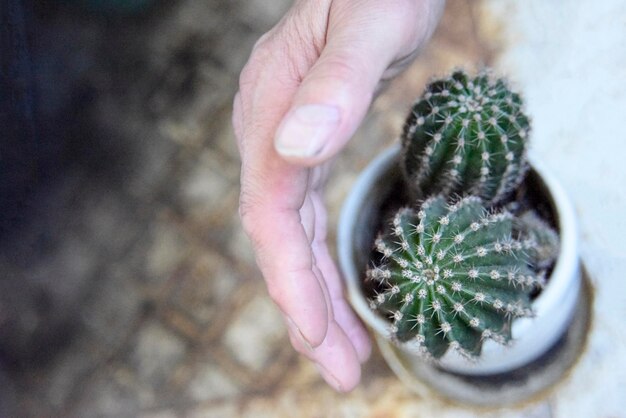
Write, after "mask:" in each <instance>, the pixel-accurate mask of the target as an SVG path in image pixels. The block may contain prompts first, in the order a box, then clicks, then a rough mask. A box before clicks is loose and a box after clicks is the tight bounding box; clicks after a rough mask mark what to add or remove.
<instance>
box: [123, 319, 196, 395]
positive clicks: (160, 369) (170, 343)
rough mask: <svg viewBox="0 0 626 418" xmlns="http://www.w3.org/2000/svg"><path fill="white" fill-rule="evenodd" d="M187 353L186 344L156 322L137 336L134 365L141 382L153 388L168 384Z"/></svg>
mask: <svg viewBox="0 0 626 418" xmlns="http://www.w3.org/2000/svg"><path fill="white" fill-rule="evenodd" d="M185 353H186V344H185V342H184V341H183V340H182V339H181V338H179V337H178V336H176V335H175V334H174V333H172V332H171V331H169V330H168V329H166V328H164V327H163V326H162V325H160V324H159V323H157V322H155V321H150V322H148V323H146V324H145V325H144V326H143V327H142V329H141V330H140V331H139V333H138V335H137V341H136V344H135V347H134V350H133V353H132V364H133V365H134V369H135V370H136V372H137V376H138V378H139V380H140V381H141V382H143V383H144V384H145V385H148V386H151V387H155V388H156V387H160V386H161V385H162V384H164V383H166V381H167V380H168V378H169V377H170V375H171V374H172V372H173V371H174V370H175V368H176V366H177V364H178V363H179V362H180V361H181V360H182V359H183V358H184V356H185Z"/></svg>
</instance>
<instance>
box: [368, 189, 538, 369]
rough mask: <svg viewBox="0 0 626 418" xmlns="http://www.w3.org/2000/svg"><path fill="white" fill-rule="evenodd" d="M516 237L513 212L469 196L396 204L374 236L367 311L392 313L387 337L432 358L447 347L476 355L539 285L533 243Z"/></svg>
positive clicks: (526, 311)
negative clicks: (373, 292)
mask: <svg viewBox="0 0 626 418" xmlns="http://www.w3.org/2000/svg"><path fill="white" fill-rule="evenodd" d="M517 235H519V234H518V232H517V231H516V230H515V217H514V216H513V215H512V214H511V213H509V212H506V211H502V212H490V211H488V210H487V209H485V206H484V205H483V202H482V201H481V199H479V198H477V197H473V196H470V197H465V198H463V199H460V200H457V201H456V202H455V203H453V204H450V203H448V202H447V200H446V198H445V197H443V196H437V197H431V198H429V199H428V200H426V201H425V202H424V203H423V204H422V205H421V207H420V209H419V210H418V211H416V210H413V209H401V210H400V211H399V212H398V213H397V214H396V215H395V216H394V218H393V221H392V222H391V224H390V225H389V227H388V228H386V230H385V231H383V233H381V235H379V237H378V238H377V239H376V243H375V247H376V250H377V252H379V253H380V255H381V256H380V261H379V262H376V263H374V265H373V267H371V268H369V269H368V271H367V277H368V279H370V280H373V281H374V288H375V289H376V295H375V296H374V297H373V298H372V300H371V307H372V309H374V310H377V311H378V312H380V313H382V314H383V315H385V316H388V317H389V318H390V329H391V337H392V339H396V340H397V341H399V342H401V343H408V344H410V345H412V346H413V347H414V348H416V351H417V352H418V353H421V354H424V355H427V356H430V357H432V358H439V357H441V356H442V355H443V354H444V353H445V352H446V351H447V350H448V348H449V347H452V348H454V349H457V350H458V351H459V352H460V353H462V354H464V355H466V356H467V357H476V356H478V355H479V354H480V352H481V347H482V342H483V340H485V339H486V338H490V339H493V340H495V341H498V342H500V343H507V342H508V341H509V340H510V339H511V322H512V320H513V319H514V318H515V317H520V316H531V315H532V310H531V305H530V293H531V292H532V291H533V290H534V289H535V288H537V286H541V285H542V283H543V277H542V275H541V273H537V272H536V271H535V269H534V268H533V267H532V265H531V264H530V262H531V260H530V259H529V256H528V249H529V248H531V247H532V246H534V244H535V243H534V241H533V240H532V239H530V238H529V239H526V238H525V237H524V236H521V237H518V236H517Z"/></svg>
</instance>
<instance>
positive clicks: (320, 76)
mask: <svg viewBox="0 0 626 418" xmlns="http://www.w3.org/2000/svg"><path fill="white" fill-rule="evenodd" d="M353 3H355V2H353ZM377 3H378V5H377ZM381 3H386V6H387V7H385V4H383V5H382V6H381V5H380V4H381ZM389 3H392V2H389ZM389 3H387V2H379V1H377V0H376V1H372V2H371V6H370V7H363V4H361V5H360V7H358V8H354V7H352V9H354V10H337V9H335V10H331V11H330V17H329V27H328V28H327V35H326V38H327V41H326V45H325V46H324V48H323V50H322V51H321V54H320V56H319V59H318V60H317V61H316V62H315V64H314V65H313V66H312V67H311V69H310V70H309V72H308V73H307V74H306V76H305V77H304V79H303V80H302V83H301V85H300V86H299V88H298V90H297V92H296V93H295V95H294V97H293V100H292V103H291V106H290V109H289V110H288V111H287V113H286V114H285V117H284V118H283V120H282V123H281V124H280V126H279V128H278V129H277V131H276V137H275V147H276V151H277V152H278V153H279V154H280V155H281V156H282V157H283V158H284V159H286V160H288V161H290V162H294V163H297V164H301V165H317V164H319V163H321V162H323V161H325V160H327V159H329V158H330V157H332V156H334V155H335V154H336V153H337V152H338V151H339V150H340V149H341V148H343V146H344V145H345V144H346V142H347V141H348V140H349V138H350V137H351V136H352V135H353V134H354V132H355V131H356V129H357V127H358V126H359V124H360V123H361V121H362V120H363V118H364V116H365V114H366V112H367V109H368V107H369V105H370V103H371V101H372V98H373V96H374V91H375V90H376V87H377V85H378V83H379V81H380V80H381V78H382V77H383V74H384V73H385V70H386V69H387V68H388V67H389V65H390V64H391V63H392V62H393V61H394V59H396V58H397V57H398V56H400V55H402V54H407V53H408V52H410V51H412V50H414V49H415V48H416V47H417V44H418V42H417V41H416V40H415V39H418V38H422V37H420V36H415V34H417V35H421V33H419V32H421V31H419V30H416V28H415V25H416V24H418V25H419V24H420V22H421V24H422V25H424V26H426V25H427V22H428V21H429V20H430V19H428V16H426V17H423V18H420V19H417V20H418V21H417V22H416V19H415V17H414V16H415V15H413V17H410V18H407V15H408V16H410V15H411V14H412V13H409V14H407V13H406V12H407V11H406V10H400V9H399V8H398V11H396V12H395V13H394V10H390V9H393V8H390V7H389ZM405 4H406V3H405ZM378 8H380V10H377V9H378ZM347 9H350V7H348V8H347ZM414 12H415V14H418V13H417V12H418V11H414ZM333 18H334V19H333ZM407 21H408V22H407ZM409 26H413V28H410V27H409ZM403 29H404V30H403ZM427 31H428V30H427V28H424V30H423V32H424V33H425V32H427ZM424 37H425V36H424ZM419 40H420V41H421V39H419Z"/></svg>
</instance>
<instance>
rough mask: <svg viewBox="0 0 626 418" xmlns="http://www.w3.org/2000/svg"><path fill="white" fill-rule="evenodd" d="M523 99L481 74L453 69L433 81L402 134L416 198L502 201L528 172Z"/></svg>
mask: <svg viewBox="0 0 626 418" xmlns="http://www.w3.org/2000/svg"><path fill="white" fill-rule="evenodd" d="M521 108H522V99H521V98H520V96H519V95H518V94H516V93H513V92H511V90H510V89H509V88H508V87H507V85H506V83H505V81H504V80H502V79H496V78H494V77H493V76H492V75H491V74H490V73H489V72H487V71H483V72H481V73H480V74H478V76H476V77H475V78H470V77H468V75H467V74H466V73H464V72H463V71H455V72H453V73H452V75H451V76H449V77H448V78H445V79H439V80H436V81H433V82H431V83H430V84H429V85H428V86H427V87H426V90H425V93H424V94H423V96H422V98H420V99H419V100H418V101H417V102H416V103H415V104H414V105H413V108H412V111H411V113H410V115H409V117H408V118H407V121H406V123H405V125H404V129H403V134H402V144H403V151H404V153H403V154H404V161H403V164H404V171H405V174H406V177H407V179H408V182H409V184H410V185H411V186H412V187H413V188H414V190H415V192H416V193H417V194H418V196H421V197H422V198H423V197H427V196H430V195H432V194H439V193H443V194H446V195H455V194H460V195H467V194H473V195H476V196H479V197H480V198H482V199H483V200H484V201H485V202H486V203H487V204H495V203H498V202H499V201H501V200H502V199H504V198H505V197H506V196H507V195H508V194H509V192H510V191H511V190H513V189H515V188H516V187H517V186H518V185H519V184H520V183H521V181H522V179H523V177H524V175H525V172H526V169H527V166H528V164H527V161H526V143H527V141H526V139H527V138H528V136H529V133H530V127H529V120H528V117H527V116H526V115H525V114H524V113H523V112H522V109H521Z"/></svg>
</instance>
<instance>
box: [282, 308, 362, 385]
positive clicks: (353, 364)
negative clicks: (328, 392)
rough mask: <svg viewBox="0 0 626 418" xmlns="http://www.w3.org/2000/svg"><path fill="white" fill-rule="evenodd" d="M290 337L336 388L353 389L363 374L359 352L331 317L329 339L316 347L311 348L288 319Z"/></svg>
mask: <svg viewBox="0 0 626 418" xmlns="http://www.w3.org/2000/svg"><path fill="white" fill-rule="evenodd" d="M287 329H288V330H289V339H290V341H291V345H293V346H294V348H295V349H296V350H297V351H298V352H300V353H301V354H303V355H304V356H305V357H307V358H308V359H309V360H311V361H313V362H315V363H316V367H317V369H318V370H319V372H320V374H321V375H322V377H323V378H324V380H325V381H326V382H327V383H328V384H329V385H330V386H332V387H333V388H334V389H335V390H337V391H340V392H348V391H350V390H352V389H353V388H354V387H355V386H356V385H357V383H358V382H359V379H360V377H361V367H360V363H359V358H358V355H357V353H356V351H355V349H354V347H353V345H352V343H351V342H350V340H349V338H348V336H347V335H346V334H345V332H344V331H343V329H342V328H341V326H339V325H338V324H337V323H336V322H335V321H333V320H331V321H330V322H329V324H328V331H327V333H326V338H325V339H324V341H323V342H322V344H320V345H319V346H318V347H316V348H311V347H309V346H308V345H307V344H306V341H303V340H302V338H301V337H300V335H299V333H298V330H297V329H295V328H294V327H293V325H292V323H290V321H289V320H287Z"/></svg>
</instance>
